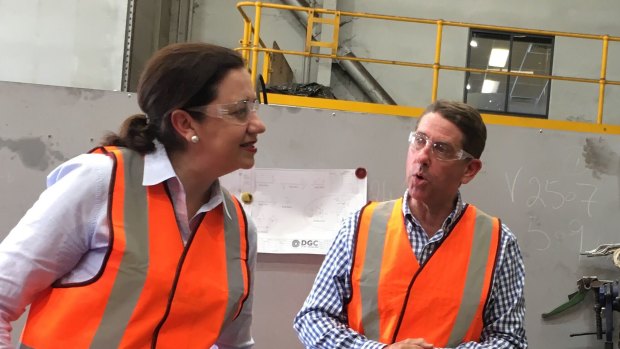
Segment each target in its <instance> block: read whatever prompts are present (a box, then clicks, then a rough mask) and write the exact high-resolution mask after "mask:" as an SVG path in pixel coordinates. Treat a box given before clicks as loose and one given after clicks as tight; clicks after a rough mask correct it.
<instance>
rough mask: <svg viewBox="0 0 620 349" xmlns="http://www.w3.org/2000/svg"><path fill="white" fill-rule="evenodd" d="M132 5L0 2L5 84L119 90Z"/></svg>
mask: <svg viewBox="0 0 620 349" xmlns="http://www.w3.org/2000/svg"><path fill="white" fill-rule="evenodd" d="M126 16H127V0H103V1H80V0H54V1H45V0H20V1H14V0H0V52H2V53H1V54H0V81H14V82H26V83H36V84H45V85H59V86H72V87H86V88H94V89H104V90H118V89H120V87H121V77H122V64H123V45H124V38H125V26H126V25H125V21H126Z"/></svg>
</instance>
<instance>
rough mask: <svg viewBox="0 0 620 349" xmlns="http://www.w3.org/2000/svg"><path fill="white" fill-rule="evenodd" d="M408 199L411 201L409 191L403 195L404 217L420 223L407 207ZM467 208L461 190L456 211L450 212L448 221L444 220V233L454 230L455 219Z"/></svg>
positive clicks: (455, 207) (457, 194)
mask: <svg viewBox="0 0 620 349" xmlns="http://www.w3.org/2000/svg"><path fill="white" fill-rule="evenodd" d="M408 199H409V192H408V190H405V194H404V195H403V215H404V216H405V217H411V219H412V220H413V221H414V222H416V223H418V222H417V219H416V218H415V217H414V216H413V214H412V213H411V210H410V209H409V205H407V202H408ZM465 206H466V203H465V202H464V201H463V199H462V198H461V191H460V190H459V191H457V193H456V205H455V206H454V209H453V210H452V212H450V214H449V215H448V217H446V219H445V220H444V222H443V224H442V226H441V229H442V230H444V231H449V230H450V229H451V228H452V225H453V223H454V221H455V218H458V217H460V216H461V214H462V213H463V210H464V209H465ZM418 225H419V223H418Z"/></svg>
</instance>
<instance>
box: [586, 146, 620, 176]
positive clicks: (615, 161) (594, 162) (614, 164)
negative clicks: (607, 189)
mask: <svg viewBox="0 0 620 349" xmlns="http://www.w3.org/2000/svg"><path fill="white" fill-rule="evenodd" d="M583 157H584V159H585V164H586V167H587V168H589V169H591V170H592V176H593V177H594V178H597V179H601V175H602V174H605V175H612V176H613V175H615V176H618V175H619V174H620V156H618V153H616V152H615V151H614V150H613V149H611V147H610V146H609V143H607V141H606V140H604V139H603V138H601V137H599V138H598V139H597V138H586V144H585V145H584V146H583Z"/></svg>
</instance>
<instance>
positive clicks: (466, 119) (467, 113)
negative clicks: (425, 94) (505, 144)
mask: <svg viewBox="0 0 620 349" xmlns="http://www.w3.org/2000/svg"><path fill="white" fill-rule="evenodd" d="M428 113H438V114H440V115H441V116H443V117H444V118H445V119H446V120H448V121H450V122H451V123H453V124H454V125H455V126H456V127H458V129H459V130H460V131H461V133H463V144H461V146H462V147H463V149H464V150H465V151H466V152H468V153H470V154H471V155H473V156H474V157H475V158H476V159H479V158H480V156H481V155H482V151H483V150H484V145H485V143H486V141H487V128H486V126H485V125H484V122H483V121H482V116H480V113H479V112H478V110H476V109H475V108H474V107H472V106H470V105H468V104H465V103H461V102H456V101H446V100H437V101H436V102H434V103H432V104H431V105H429V106H428V107H426V110H424V112H423V113H422V115H421V116H420V118H419V119H418V124H419V123H420V120H422V117H424V115H426V114H428ZM416 128H417V125H416Z"/></svg>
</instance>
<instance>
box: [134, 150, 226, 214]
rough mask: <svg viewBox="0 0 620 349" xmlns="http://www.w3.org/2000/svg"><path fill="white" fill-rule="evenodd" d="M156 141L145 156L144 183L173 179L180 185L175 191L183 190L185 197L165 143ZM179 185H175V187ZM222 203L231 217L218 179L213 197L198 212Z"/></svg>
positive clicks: (158, 182) (145, 184)
mask: <svg viewBox="0 0 620 349" xmlns="http://www.w3.org/2000/svg"><path fill="white" fill-rule="evenodd" d="M154 143H155V151H154V152H152V153H148V154H146V155H145V156H144V175H143V177H142V185H143V186H151V185H156V184H160V183H163V182H165V181H167V180H169V179H173V180H174V181H175V182H176V183H177V186H178V189H176V190H175V189H173V191H182V192H183V197H185V192H184V189H183V186H182V184H181V181H180V180H179V178H178V177H177V174H176V172H175V171H174V168H173V167H172V163H171V162H170V158H169V157H168V153H167V152H166V148H164V145H163V144H161V143H160V142H159V141H157V140H155V141H154ZM177 186H175V188H176V187H177ZM220 203H223V204H224V212H225V213H226V215H228V217H230V212H229V208H228V207H227V206H226V202H225V201H224V196H223V194H222V187H221V186H220V181H219V179H217V180H215V182H213V184H212V185H211V197H210V198H209V201H208V202H206V203H205V204H204V205H202V206H201V207H200V208H199V209H198V213H202V212H207V211H210V210H212V209H214V208H215V207H217V205H219V204H220Z"/></svg>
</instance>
